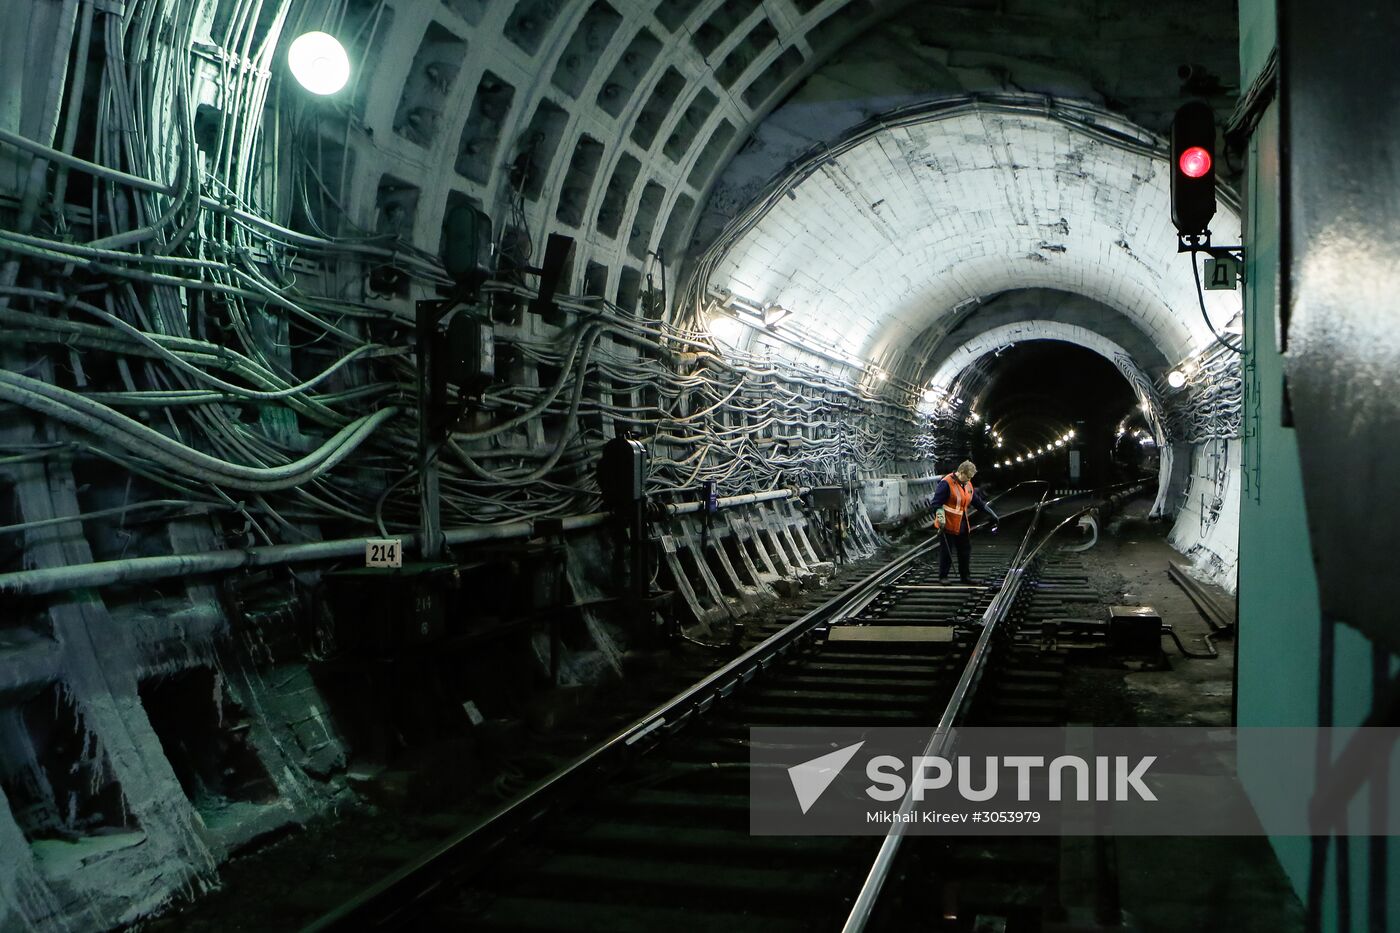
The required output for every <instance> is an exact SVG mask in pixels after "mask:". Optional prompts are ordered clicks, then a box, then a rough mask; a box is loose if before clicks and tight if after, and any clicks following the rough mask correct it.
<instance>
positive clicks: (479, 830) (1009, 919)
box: [308, 500, 1115, 933]
mask: <svg viewBox="0 0 1400 933" xmlns="http://www.w3.org/2000/svg"><path fill="white" fill-rule="evenodd" d="M1057 501H1058V500H1057ZM1014 514H1015V517H1014V518H1012V517H1010V516H1008V520H1004V521H1003V523H1002V524H1003V528H1004V530H1003V532H1002V534H1001V535H999V536H991V535H987V534H985V533H983V534H981V535H979V537H978V539H977V543H976V545H975V547H974V551H973V563H972V575H973V580H974V585H972V586H968V587H961V586H955V587H943V586H939V585H938V584H937V581H936V579H935V562H936V554H935V552H934V548H935V547H936V543H935V542H929V543H927V544H925V545H921V546H918V547H915V548H912V549H910V550H908V551H906V552H905V553H903V554H901V555H900V556H898V557H895V558H894V559H893V560H891V561H889V562H887V563H885V564H883V565H881V566H877V567H876V568H875V569H874V570H873V571H872V572H870V573H868V574H867V575H865V576H864V577H863V578H862V579H859V580H857V581H855V582H854V583H853V584H851V585H850V586H848V587H846V588H845V589H843V590H842V591H840V592H838V593H837V594H836V595H835V596H832V597H831V598H830V599H827V600H826V601H825V602H823V603H821V604H820V605H818V606H816V607H813V608H812V609H811V610H810V611H808V612H806V613H804V614H803V615H801V616H800V617H799V618H797V619H795V620H792V621H789V622H786V623H784V622H774V623H770V624H769V625H768V626H766V627H760V628H759V629H757V630H756V631H755V632H754V633H752V634H753V637H755V638H756V639H757V644H755V645H753V646H752V647H750V648H749V649H748V650H747V651H745V652H743V653H742V654H741V655H739V656H738V657H737V658H735V659H734V660H733V661H731V662H730V663H729V664H727V665H725V666H724V667H723V668H721V669H720V670H718V671H715V672H713V673H711V674H709V675H707V676H705V677H704V678H703V679H701V680H700V681H699V682H698V683H695V684H693V685H691V686H690V687H688V688H687V689H686V690H683V691H682V692H681V693H679V694H678V695H677V696H675V697H673V698H671V699H670V700H669V701H667V702H666V703H663V704H662V705H660V706H658V707H657V708H656V709H655V710H653V711H652V712H651V713H649V714H648V715H647V716H644V717H643V718H642V719H640V720H638V721H637V722H635V723H633V724H631V725H630V726H628V727H627V728H625V729H623V730H621V731H620V732H618V733H617V734H616V735H615V736H613V737H612V738H611V739H609V740H608V741H606V742H603V743H601V744H599V745H598V746H596V747H595V748H593V749H592V750H591V751H590V752H588V753H587V754H585V755H583V756H581V757H580V758H579V759H577V760H576V761H575V762H574V763H573V764H571V765H570V766H568V767H566V768H564V769H562V770H561V771H559V772H558V773H556V774H555V775H553V776H551V777H550V778H549V779H548V780H546V781H544V782H542V783H541V784H540V785H539V786H538V787H537V788H535V790H534V791H533V792H531V793H529V794H527V795H525V796H524V797H523V798H521V799H519V800H516V801H514V802H512V803H511V804H508V805H506V806H505V807H503V808H502V809H500V810H499V811H497V812H496V813H494V814H492V815H491V816H490V817H488V818H487V819H485V820H483V821H482V822H481V823H479V824H478V825H476V826H474V827H472V828H470V829H469V830H467V831H466V832H464V833H462V834H460V835H459V836H457V837H455V838H453V839H452V840H450V841H448V842H447V843H445V844H443V845H442V846H440V847H439V848H438V849H437V850H436V851H434V852H432V853H430V854H429V855H427V856H425V857H423V858H420V859H418V860H416V861H415V862H413V863H412V864H409V865H406V866H404V867H403V868H402V869H400V870H399V871H398V872H396V873H395V874H393V875H392V876H390V877H388V878H386V879H384V881H382V882H381V883H380V884H378V885H376V886H374V887H372V888H370V889H368V890H366V891H364V892H362V893H361V894H359V895H358V896H357V897H355V898H354V899H352V900H351V901H349V902H347V903H345V904H343V905H342V906H341V907H339V908H338V909H336V910H334V911H332V912H330V913H328V914H326V915H324V916H322V917H321V918H320V919H319V920H318V921H317V922H316V923H314V924H313V925H312V926H311V927H309V928H308V929H310V930H330V929H364V928H367V927H368V928H379V929H440V928H463V927H470V928H472V929H481V930H500V931H507V930H538V931H544V930H550V931H566V930H568V931H582V930H599V931H601V930H607V931H617V933H622V931H634V930H635V931H648V933H653V931H658V930H668V929H669V930H676V931H688V930H711V929H714V930H725V931H726V933H741V931H748V930H764V931H774V930H786V929H792V930H799V929H800V930H811V929H838V928H842V927H843V925H844V928H845V929H846V930H850V931H857V930H864V929H884V928H894V927H896V926H898V927H901V928H904V929H908V928H909V926H910V924H913V925H914V927H915V928H917V929H949V930H953V929H968V930H971V929H973V926H972V924H974V923H976V922H978V918H983V919H984V920H987V921H989V922H991V923H992V925H990V926H985V927H984V928H985V929H988V930H1008V931H1017V930H1027V931H1029V930H1042V929H1047V930H1048V929H1052V928H1053V924H1055V923H1057V922H1060V921H1062V920H1063V919H1064V918H1066V917H1068V916H1070V915H1071V914H1073V913H1074V912H1075V910H1076V909H1080V908H1081V907H1082V905H1072V904H1071V905H1067V904H1065V903H1064V898H1063V897H1062V891H1063V889H1064V887H1065V880H1066V874H1065V865H1066V863H1067V862H1069V863H1071V864H1076V865H1082V864H1085V863H1087V864H1089V865H1090V866H1091V868H1094V867H1095V866H1097V867H1096V868H1094V870H1092V871H1090V872H1089V874H1090V875H1092V876H1093V877H1092V879H1091V883H1090V884H1089V885H1088V889H1089V891H1090V892H1091V894H1092V897H1091V898H1090V899H1091V900H1093V901H1094V903H1093V904H1091V905H1089V910H1090V912H1091V913H1092V915H1093V916H1095V917H1104V916H1108V915H1111V914H1113V913H1114V912H1115V911H1114V906H1113V904H1112V898H1111V896H1109V897H1104V896H1101V892H1103V891H1105V890H1108V889H1111V888H1112V879H1111V877H1106V875H1111V870H1109V871H1107V872H1105V871H1101V870H1098V869H1101V868H1103V867H1104V866H1105V864H1106V862H1105V857H1104V853H1103V852H1102V851H1097V850H1096V851H1093V852H1090V853H1087V855H1086V853H1082V852H1070V853H1068V854H1067V853H1066V851H1065V846H1064V845H1062V841H1061V840H1057V839H1054V838H1039V839H1031V838H1028V839H979V838H972V837H964V838H960V839H952V840H943V839H934V840H929V839H918V840H911V843H910V844H909V845H908V846H901V842H902V841H903V840H902V838H901V837H900V836H899V834H898V833H897V832H894V831H892V833H891V834H890V835H889V836H887V837H885V838H884V839H880V838H870V837H764V836H751V835H750V834H749V773H748V758H749V750H748V746H747V741H748V730H749V728H750V727H751V726H759V725H782V726H850V725H861V726H867V725H868V726H874V725H889V726H920V725H927V724H929V723H931V722H933V721H935V720H937V721H938V723H939V725H938V727H937V728H936V729H934V730H932V731H931V738H930V748H934V747H935V746H936V745H937V743H938V742H940V741H944V740H945V739H946V737H947V733H948V730H949V729H950V728H951V725H952V724H953V723H954V722H956V723H959V724H962V723H977V724H987V725H997V724H1001V725H1048V724H1056V723H1061V722H1064V717H1065V711H1064V708H1063V703H1064V698H1063V690H1062V681H1063V677H1064V663H1065V662H1064V654H1063V653H1062V652H1047V651H1045V650H1044V648H1045V645H1044V641H1045V638H1046V634H1045V628H1044V622H1045V620H1047V619H1050V618H1053V617H1058V616H1061V615H1063V614H1065V612H1066V607H1067V606H1071V605H1077V604H1079V603H1082V602H1087V601H1097V597H1096V595H1095V594H1094V593H1093V592H1092V589H1091V588H1090V587H1089V584H1088V579H1087V577H1086V576H1085V575H1084V573H1083V570H1082V567H1079V566H1077V561H1076V560H1075V559H1074V558H1073V557H1072V556H1070V557H1059V558H1058V559H1056V560H1054V561H1053V563H1052V562H1049V561H1046V560H1042V559H1041V558H1040V556H1039V555H1040V548H1039V547H1038V546H1037V542H1039V543H1040V544H1042V545H1043V543H1044V539H1043V538H1042V537H1041V536H1043V535H1045V534H1046V532H1047V531H1048V530H1049V526H1050V525H1051V524H1052V523H1051V522H1049V521H1045V520H1042V518H1041V508H1040V506H1039V505H1037V506H1035V507H1030V508H1027V509H1023V510H1018V512H1017V513H1014ZM1069 521H1070V519H1066V520H1065V522H1063V523H1062V525H1063V524H1067V523H1068V522H1069ZM1081 608H1082V607H1081ZM862 633H866V634H872V635H875V637H873V638H870V639H867V638H866V637H864V635H863V634H862ZM876 633H879V634H876ZM891 633H893V637H891ZM901 850H902V851H901ZM1107 864H1108V866H1109V868H1110V869H1111V858H1109V859H1108V860H1107ZM1083 874H1084V873H1083V871H1082V870H1079V871H1078V874H1075V879H1076V880H1077V882H1079V884H1080V887H1081V888H1083V887H1084V885H1083V883H1082V882H1083V878H1082V877H1081V876H1082V875H1083ZM1095 892H1100V893H1095ZM940 918H941V919H940ZM996 923H1000V924H1001V925H1000V926H997V925H996ZM1062 928H1064V929H1068V928H1067V927H1062Z"/></svg>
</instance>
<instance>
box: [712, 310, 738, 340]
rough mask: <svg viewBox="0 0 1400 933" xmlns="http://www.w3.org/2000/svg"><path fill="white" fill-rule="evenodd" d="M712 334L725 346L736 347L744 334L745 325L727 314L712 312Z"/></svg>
mask: <svg viewBox="0 0 1400 933" xmlns="http://www.w3.org/2000/svg"><path fill="white" fill-rule="evenodd" d="M710 336H711V337H714V338H715V340H717V341H719V342H720V343H722V344H724V345H725V346H730V347H736V346H738V345H739V341H740V339H742V337H743V336H744V325H743V324H742V323H740V322H739V321H738V320H736V319H735V318H732V317H730V316H729V315H727V314H711V315H710Z"/></svg>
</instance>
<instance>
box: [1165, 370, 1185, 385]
mask: <svg viewBox="0 0 1400 933" xmlns="http://www.w3.org/2000/svg"><path fill="white" fill-rule="evenodd" d="M1167 385H1169V386H1171V387H1172V388H1173V389H1179V388H1181V387H1182V386H1184V385H1186V374H1185V373H1184V372H1182V371H1181V370H1179V369H1173V370H1172V371H1171V372H1169V373H1167Z"/></svg>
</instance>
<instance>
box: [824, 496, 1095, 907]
mask: <svg viewBox="0 0 1400 933" xmlns="http://www.w3.org/2000/svg"><path fill="white" fill-rule="evenodd" d="M1063 498H1070V497H1061V499H1063ZM1052 501H1061V500H1060V499H1057V500H1052ZM1046 504H1047V502H1046V501H1045V498H1044V495H1043V494H1042V496H1041V501H1040V502H1039V503H1037V504H1036V505H1035V514H1034V515H1033V516H1032V518H1031V524H1030V527H1028V528H1027V529H1026V534H1025V537H1023V538H1022V539H1021V545H1020V547H1019V548H1017V551H1016V556H1015V558H1013V559H1012V561H1011V566H1010V567H1009V568H1008V569H1007V571H1006V577H1005V578H1004V580H1003V581H1002V584H1001V588H1000V590H998V591H997V595H996V596H995V597H994V598H993V599H992V602H991V604H990V605H988V606H987V609H986V611H985V612H984V613H983V614H982V634H981V635H980V636H979V637H978V639H977V643H976V644H975V645H974V646H973V648H972V652H971V653H970V654H969V655H968V659H967V663H966V664H965V665H964V667H963V672H962V676H961V677H959V678H958V683H957V686H956V687H954V688H953V693H952V696H951V697H950V698H949V700H948V705H947V706H945V707H944V709H943V715H942V716H940V717H939V719H938V725H937V726H935V727H934V730H933V733H932V734H931V735H930V736H929V740H928V742H927V744H926V745H925V746H924V750H923V755H924V756H925V757H947V753H948V752H949V751H950V750H951V748H952V745H953V743H954V741H955V740H956V735H955V733H954V728H955V727H956V725H957V723H958V722H959V721H960V720H961V719H962V718H963V715H964V714H965V712H966V706H967V704H968V703H969V702H970V700H971V699H972V696H973V695H974V693H975V692H976V690H977V684H978V683H979V682H980V681H981V678H982V672H983V671H984V670H985V669H986V667H987V660H988V658H989V657H990V656H991V653H992V638H993V636H994V634H995V630H996V627H997V625H998V624H999V623H1000V622H1001V621H1002V620H1003V619H1004V618H1005V617H1006V615H1007V613H1008V611H1009V610H1010V608H1011V604H1012V603H1013V602H1015V600H1016V596H1017V594H1018V593H1019V592H1020V589H1021V584H1022V583H1023V582H1024V580H1025V574H1026V570H1027V568H1029V567H1030V565H1031V564H1032V562H1034V561H1035V559H1036V557H1038V556H1039V555H1040V551H1041V549H1042V548H1044V547H1045V545H1046V544H1047V543H1048V542H1049V541H1050V539H1051V538H1053V537H1054V536H1055V535H1056V534H1058V533H1059V532H1060V531H1061V530H1063V529H1064V528H1065V527H1067V526H1068V525H1069V524H1070V523H1072V522H1075V521H1077V520H1078V519H1079V518H1080V516H1082V515H1085V514H1087V513H1089V512H1092V511H1093V507H1092V506H1091V507H1089V508H1084V509H1080V510H1079V511H1077V512H1075V513H1074V514H1073V515H1071V516H1069V517H1068V518H1066V519H1065V520H1064V521H1062V522H1060V523H1059V524H1058V525H1056V526H1055V527H1054V528H1053V529H1051V530H1050V532H1049V533H1048V534H1046V535H1045V536H1044V537H1043V538H1041V539H1040V541H1039V542H1038V543H1037V544H1036V545H1035V546H1034V547H1032V548H1031V549H1030V551H1029V552H1027V550H1026V549H1027V546H1028V545H1029V543H1030V541H1031V538H1032V537H1033V536H1034V534H1035V529H1036V525H1037V524H1038V523H1039V521H1040V513H1041V510H1042V508H1043V507H1044V506H1045V505H1046ZM913 806H914V789H913V787H912V786H911V787H910V788H909V789H908V790H907V791H906V792H905V794H904V799H903V800H902V801H901V802H900V806H899V814H900V817H901V818H902V817H903V816H904V815H905V814H907V813H909V812H910V811H911V810H912V809H913ZM906 825H907V824H906V823H904V822H903V820H902V819H896V820H894V822H893V824H892V825H891V826H890V830H889V832H888V833H886V834H885V838H884V840H883V841H882V842H881V843H880V850H879V851H878V852H877V853H876V854H875V859H874V861H873V862H871V865H870V871H869V873H868V874H867V875H866V878H865V882H864V883H863V884H862V885H861V888H860V893H859V894H857V895H856V900H855V903H854V904H852V906H851V912H850V914H848V915H847V917H846V922H845V924H844V925H843V926H842V927H841V930H842V933H861V931H863V930H864V929H865V927H866V924H867V923H869V921H870V917H871V914H872V913H873V912H874V910H875V905H876V903H877V902H878V901H879V898H880V892H881V891H882V890H883V889H884V886H885V881H886V880H887V879H888V878H889V873H890V870H891V869H892V868H893V867H894V860H895V856H896V855H897V854H898V853H899V847H900V844H901V843H902V842H903V839H904V827H905V826H906Z"/></svg>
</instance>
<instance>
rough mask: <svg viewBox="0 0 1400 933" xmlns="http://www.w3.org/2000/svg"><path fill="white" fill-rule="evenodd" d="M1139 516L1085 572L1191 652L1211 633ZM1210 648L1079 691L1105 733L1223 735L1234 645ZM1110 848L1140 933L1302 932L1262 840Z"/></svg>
mask: <svg viewBox="0 0 1400 933" xmlns="http://www.w3.org/2000/svg"><path fill="white" fill-rule="evenodd" d="M1147 506H1148V504H1147V503H1146V502H1144V501H1138V502H1135V503H1133V504H1132V505H1131V506H1130V507H1129V508H1128V509H1127V510H1125V514H1124V515H1123V516H1122V518H1121V520H1120V521H1119V522H1117V523H1116V525H1115V527H1114V533H1111V534H1107V535H1104V536H1102V537H1101V538H1100V543H1099V545H1098V546H1097V547H1095V548H1094V549H1093V550H1091V551H1088V552H1086V554H1085V558H1086V564H1087V565H1088V566H1089V567H1090V568H1091V570H1092V572H1093V573H1094V575H1095V580H1096V583H1098V585H1099V586H1101V587H1102V588H1104V590H1105V591H1113V592H1116V595H1117V598H1118V599H1119V601H1120V602H1121V604H1123V605H1144V606H1152V607H1153V608H1154V609H1156V610H1157V611H1158V612H1159V613H1160V614H1161V616H1162V619H1163V621H1164V622H1166V623H1168V624H1169V625H1171V626H1172V627H1173V628H1174V629H1175V630H1176V632H1177V634H1178V635H1180V636H1181V639H1182V641H1184V642H1185V643H1186V645H1187V646H1188V647H1189V648H1191V649H1192V650H1197V649H1199V648H1200V647H1201V639H1202V637H1203V636H1204V635H1205V634H1206V633H1207V632H1209V631H1210V626H1209V625H1208V624H1207V623H1206V621H1205V619H1204V618H1203V617H1202V616H1201V614H1200V612H1199V611H1198V610H1197V609H1196V607H1195V605H1194V604H1193V603H1192V602H1191V600H1190V599H1189V598H1188V597H1187V595H1186V593H1185V592H1184V591H1183V590H1182V589H1181V588H1180V587H1179V586H1178V585H1177V584H1176V583H1175V582H1173V581H1172V580H1171V579H1170V578H1169V577H1168V576H1167V567H1168V565H1169V563H1171V562H1175V563H1179V564H1181V563H1185V560H1184V558H1183V557H1182V555H1181V554H1179V553H1178V552H1177V551H1175V550H1174V549H1173V548H1172V547H1171V546H1170V545H1168V544H1167V543H1166V540H1165V539H1166V534H1167V532H1168V530H1169V529H1170V525H1169V524H1168V523H1162V522H1150V521H1148V520H1147V519H1146V511H1147ZM1217 592H1220V591H1217ZM1225 598H1226V599H1228V600H1229V601H1231V602H1233V597H1229V596H1226V597H1225ZM1163 642H1164V644H1167V645H1170V642H1169V641H1167V640H1166V639H1163ZM1217 647H1218V649H1219V652H1220V657H1219V658H1216V659H1210V660H1192V659H1187V658H1183V657H1181V656H1180V655H1179V654H1177V653H1176V651H1175V648H1174V647H1169V648H1168V649H1167V650H1168V658H1169V661H1168V664H1169V666H1168V668H1167V669H1165V670H1141V671H1128V670H1124V671H1121V672H1119V673H1117V674H1113V673H1112V672H1109V671H1105V670H1095V671H1092V672H1086V678H1085V680H1084V681H1081V687H1082V688H1083V689H1084V691H1085V692H1086V693H1087V694H1089V695H1090V696H1091V697H1092V701H1093V702H1094V705H1095V706H1097V707H1099V712H1100V714H1101V715H1102V717H1103V718H1102V719H1099V720H1098V721H1100V722H1102V723H1103V724H1105V725H1108V724H1119V725H1163V726H1165V725H1181V726H1227V725H1229V724H1230V722H1231V707H1232V700H1233V695H1232V694H1233V670H1234V644H1233V642H1231V641H1229V640H1222V641H1220V642H1218V643H1217ZM1115 847H1116V853H1117V861H1118V881H1119V896H1120V899H1121V903H1122V906H1123V910H1124V912H1125V913H1126V914H1127V915H1128V916H1129V917H1130V918H1131V920H1132V921H1133V923H1134V925H1135V928H1136V929H1138V930H1141V931H1144V933H1186V931H1197V930H1200V931H1212V933H1213V931H1229V933H1256V931H1257V933H1293V931H1300V933H1301V931H1302V930H1303V928H1304V925H1303V913H1302V906H1301V904H1300V903H1299V900H1298V897H1297V895H1296V894H1295V893H1294V891H1293V889H1292V887H1291V885H1290V884H1289V882H1288V880H1287V878H1286V877H1285V875H1284V873H1283V870H1282V868H1280V866H1279V863H1278V860H1277V858H1276V857H1275V856H1274V852H1273V849H1272V848H1271V846H1270V845H1269V842H1268V840H1267V839H1265V838H1262V837H1120V838H1118V839H1117V840H1116V841H1115Z"/></svg>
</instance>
